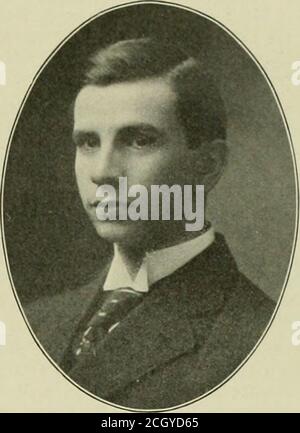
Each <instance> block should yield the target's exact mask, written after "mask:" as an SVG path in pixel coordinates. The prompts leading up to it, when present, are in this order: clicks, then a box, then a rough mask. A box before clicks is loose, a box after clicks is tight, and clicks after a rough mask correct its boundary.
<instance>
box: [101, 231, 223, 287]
mask: <svg viewBox="0 0 300 433" xmlns="http://www.w3.org/2000/svg"><path fill="white" fill-rule="evenodd" d="M214 239H215V233H214V229H213V228H212V227H210V228H209V229H208V230H207V231H206V232H205V233H202V234H201V235H199V236H197V237H196V238H193V239H191V240H189V241H185V242H182V243H180V244H177V245H174V246H171V247H167V248H162V249H160V250H155V251H151V252H150V253H146V255H145V257H144V259H143V261H142V264H141V266H140V269H139V271H138V273H137V275H136V277H135V278H134V279H132V278H131V276H130V275H129V273H128V270H127V268H126V265H125V263H124V261H123V259H122V256H121V254H120V252H119V250H118V246H117V245H116V244H114V257H113V260H112V263H111V266H110V269H109V272H108V274H107V277H106V280H105V283H104V286H103V290H116V289H119V288H120V287H131V288H132V289H134V290H136V291H137V292H143V293H145V292H148V291H149V287H150V286H151V285H152V284H154V283H155V282H157V281H159V280H161V279H162V278H164V277H166V276H167V275H170V274H172V273H173V272H175V271H176V270H177V269H178V268H180V267H181V266H183V265H185V264H186V263H187V262H189V261H190V260H191V259H192V258H193V257H195V256H196V255H198V254H200V253H202V252H203V251H204V250H205V249H206V248H207V247H208V246H209V245H211V244H212V242H213V241H214Z"/></svg>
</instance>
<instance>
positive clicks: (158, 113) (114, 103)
mask: <svg viewBox="0 0 300 433" xmlns="http://www.w3.org/2000/svg"><path fill="white" fill-rule="evenodd" d="M175 103H176V94H175V92H174V91H173V90H172V88H171V86H170V84H169V83H168V82H167V81H166V80H164V79H161V78H157V79H151V80H141V81H136V82H125V83H116V84H111V85H109V86H105V87H103V86H95V85H89V86H86V87H84V88H83V89H82V90H81V91H80V92H79V94H78V95H77V98H76V101H75V106H74V123H75V128H76V129H97V128H101V127H103V128H104V127H116V128H118V127H121V126H123V125H124V126H125V125H128V124H134V123H145V122H146V123H150V124H152V125H154V126H157V127H161V126H163V125H166V122H167V123H168V124H170V123H175V124H176V114H175Z"/></svg>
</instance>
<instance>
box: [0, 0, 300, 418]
mask: <svg viewBox="0 0 300 433" xmlns="http://www.w3.org/2000/svg"><path fill="white" fill-rule="evenodd" d="M143 4H144V5H145V4H147V5H149V4H153V5H163V6H168V7H171V8H178V9H182V10H185V11H187V12H191V13H193V14H196V15H199V16H201V17H203V18H205V19H207V20H209V21H211V22H212V23H214V24H215V25H216V26H218V27H219V28H221V29H222V30H223V31H224V32H226V33H227V34H228V35H229V36H230V37H231V38H232V39H234V40H235V41H236V42H237V43H238V44H239V46H240V47H241V48H242V49H243V50H244V51H245V53H246V54H247V55H248V56H249V57H250V58H251V59H252V61H253V62H254V63H255V64H256V66H257V67H258V69H259V71H260V73H261V74H262V76H263V77H264V79H265V81H266V82H267V83H268V85H269V87H270V89H271V91H272V94H273V97H274V100H275V101H276V103H277V107H278V109H279V112H280V114H281V117H282V120H283V124H284V126H285V131H286V135H287V138H288V141H289V145H290V152H291V157H292V161H293V168H294V184H295V207H296V209H295V228H294V238H293V245H292V248H291V254H290V259H289V265H288V268H287V270H286V274H285V280H284V284H283V286H282V289H281V292H280V295H279V297H278V300H277V302H276V307H275V308H274V311H273V314H272V316H271V318H270V320H269V322H268V324H267V326H266V328H265V330H264V332H263V334H262V335H261V337H260V339H259V340H258V341H257V343H256V345H255V346H254V347H253V349H252V350H251V351H250V353H249V354H248V355H247V356H246V358H245V359H244V360H243V361H242V362H241V363H240V364H239V366H238V367H237V368H236V369H235V370H234V371H233V372H232V373H231V374H230V375H229V376H228V377H226V378H225V379H224V380H223V381H222V382H220V383H219V384H218V385H216V386H215V387H213V388H212V389H210V390H209V391H207V392H206V393H204V394H203V395H200V396H199V397H197V398H195V399H193V400H191V401H188V402H185V403H183V404H180V405H178V406H172V407H168V408H163V409H136V408H133V409H132V408H129V407H124V406H120V405H117V404H114V403H111V402H109V401H106V400H104V399H101V398H100V397H98V396H96V395H94V394H92V393H91V392H89V391H87V390H86V389H84V388H82V387H81V386H80V385H78V384H77V383H76V382H74V381H73V380H72V379H71V378H70V377H69V376H68V375H67V374H66V373H65V372H64V371H63V370H62V369H61V368H60V367H59V366H58V365H57V364H56V363H55V362H54V361H53V360H52V359H51V357H50V356H49V355H48V353H47V352H46V351H45V349H44V348H43V346H42V344H40V342H39V341H38V339H37V337H36V336H35V334H34V332H33V330H32V329H31V326H30V324H29V322H28V320H27V318H26V315H25V313H24V310H23V308H22V305H21V302H20V300H19V296H18V295H17V291H16V289H15V286H14V283H13V278H12V275H11V271H10V265H9V260H8V254H7V248H6V242H5V230H4V216H3V215H4V212H3V208H4V205H3V201H4V199H3V196H4V194H3V191H4V184H5V174H6V168H7V160H8V155H9V152H10V147H11V142H12V138H13V136H14V132H15V128H16V125H17V123H18V121H19V117H20V115H21V113H22V110H23V108H24V105H25V103H26V101H27V98H28V96H29V95H30V93H31V90H32V88H33V87H34V85H35V83H36V80H37V79H38V78H39V76H40V74H41V73H42V71H43V70H44V68H45V67H46V66H47V65H48V63H49V62H50V61H51V59H52V58H53V56H54V55H55V54H56V53H57V52H58V51H59V50H60V49H61V48H62V47H63V45H64V44H65V43H66V42H67V41H68V40H69V39H71V38H72V37H73V36H74V35H75V34H76V33H77V32H79V31H80V30H81V29H82V28H83V27H85V26H86V25H88V24H89V23H90V22H92V21H93V20H95V19H97V18H99V17H100V16H102V15H105V14H107V13H109V12H111V11H113V10H117V9H122V8H128V7H130V6H135V5H143ZM298 182H299V179H298V171H297V165H296V159H295V152H294V146H293V142H292V137H291V133H290V129H289V126H288V122H287V119H286V116H285V113H284V111H283V108H282V105H281V103H280V100H279V97H278V95H277V92H276V90H275V88H274V86H273V84H272V82H271V80H270V79H269V77H268V75H267V73H266V72H265V70H264V69H263V67H262V66H261V64H260V63H259V62H258V60H257V59H256V57H255V56H254V55H253V54H252V52H251V51H250V50H249V49H248V48H247V47H246V46H245V45H244V43H243V42H242V41H241V40H240V39H239V38H238V37H237V36H236V35H235V34H234V33H233V32H232V31H231V30H229V29H228V28H227V27H226V26H225V25H224V24H222V23H221V22H219V21H218V20H216V19H215V18H212V17H211V16H209V15H207V14H205V13H203V12H200V11H198V10H196V9H194V8H191V7H188V6H184V5H182V4H177V3H174V2H167V1H159V0H157V1H133V2H128V3H124V4H122V5H115V6H112V7H110V8H108V9H105V10H103V11H101V12H99V13H97V14H95V15H93V16H92V17H90V18H88V19H87V20H86V21H84V22H83V23H82V24H80V25H79V26H78V27H77V28H75V29H74V30H73V31H72V32H71V33H70V34H69V35H68V36H66V37H65V38H64V39H63V40H62V42H61V43H60V44H59V45H58V46H57V47H56V48H55V49H54V51H53V52H52V53H51V54H50V55H49V56H48V57H47V59H46V60H45V61H44V63H43V64H42V66H41V67H40V68H39V70H38V71H37V73H36V74H35V76H34V79H33V80H32V83H31V84H30V86H29V88H28V89H27V91H26V94H25V96H24V98H23V100H22V103H21V106H20V108H19V109H18V112H17V115H16V118H15V120H14V123H13V127H12V130H11V132H10V135H9V140H8V145H7V148H6V152H5V157H4V163H3V171H2V178H1V236H2V245H3V249H4V255H5V263H6V267H7V271H8V275H9V280H10V284H11V286H12V288H13V293H14V297H15V299H16V302H17V305H18V307H19V309H20V311H21V314H22V316H23V319H24V321H25V323H26V325H27V327H28V329H29V331H30V333H31V335H32V337H33V339H34V341H35V343H36V344H37V346H38V347H39V349H40V350H41V351H42V352H43V354H44V355H45V356H46V358H47V359H48V361H49V362H50V363H51V364H52V365H53V366H54V367H55V368H56V369H57V370H58V371H59V372H60V373H61V374H62V375H63V376H64V378H65V379H67V380H68V381H69V382H70V383H72V384H73V385H74V386H76V387H77V388H78V389H79V390H81V391H82V392H84V393H85V394H87V395H89V396H90V397H92V398H93V399H95V400H97V401H100V402H102V403H105V404H107V405H110V406H112V407H115V408H119V409H125V410H128V411H132V412H154V411H156V412H164V411H168V410H173V409H177V408H182V407H185V406H188V405H190V404H193V403H196V402H198V401H200V400H202V399H203V398H205V397H207V396H208V395H210V394H212V393H213V392H215V391H216V390H217V389H219V388H221V387H222V386H223V385H224V384H225V383H226V382H228V381H229V380H230V379H231V378H232V377H233V376H234V375H235V374H236V373H237V372H238V371H239V370H240V369H241V368H242V367H243V366H244V364H245V363H246V362H247V361H248V360H249V358H250V357H251V356H252V355H253V354H254V352H255V351H256V349H257V347H258V346H259V345H260V343H261V342H262V340H263V339H264V337H265V335H266V333H267V332H268V330H269V329H270V327H271V325H272V322H273V320H274V317H275V315H276V314H277V311H278V308H279V306H280V304H281V302H282V298H283V295H284V293H285V290H286V286H287V283H288V280H289V276H290V271H291V267H292V264H293V260H294V255H295V246H296V240H297V235H298V224H299V186H298Z"/></svg>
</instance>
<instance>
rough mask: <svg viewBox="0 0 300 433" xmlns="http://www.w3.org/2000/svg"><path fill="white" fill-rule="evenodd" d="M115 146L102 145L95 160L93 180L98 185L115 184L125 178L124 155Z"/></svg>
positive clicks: (92, 173)
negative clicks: (122, 177)
mask: <svg viewBox="0 0 300 433" xmlns="http://www.w3.org/2000/svg"><path fill="white" fill-rule="evenodd" d="M121 153H122V152H120V150H119V149H116V148H115V147H114V146H111V145H105V144H102V146H101V149H100V150H99V152H97V155H95V157H94V158H93V162H92V170H91V180H92V182H93V183H95V184H96V185H103V184H111V185H112V184H114V183H116V182H117V181H118V180H119V177H121V176H124V175H125V174H124V155H122V154H121Z"/></svg>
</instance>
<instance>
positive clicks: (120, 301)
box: [90, 287, 142, 326]
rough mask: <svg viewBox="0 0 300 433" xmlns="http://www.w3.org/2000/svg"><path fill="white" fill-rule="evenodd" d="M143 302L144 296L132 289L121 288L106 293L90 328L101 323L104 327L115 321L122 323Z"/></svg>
mask: <svg viewBox="0 0 300 433" xmlns="http://www.w3.org/2000/svg"><path fill="white" fill-rule="evenodd" d="M141 300H142V294H141V293H138V292H136V291H135V290H133V289H132V288H131V287H121V288H119V289H116V290H110V291H108V292H106V293H105V296H104V299H103V302H102V305H101V307H100V309H99V310H98V311H97V313H96V315H95V316H94V317H93V318H92V320H91V321H90V326H95V325H97V324H99V323H100V322H101V323H102V324H103V325H104V323H107V324H111V323H112V322H114V321H120V320H121V319H122V318H123V317H125V316H126V314H127V313H128V312H129V310H131V309H132V308H134V307H135V306H137V305H138V304H139V303H140V302H141Z"/></svg>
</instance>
